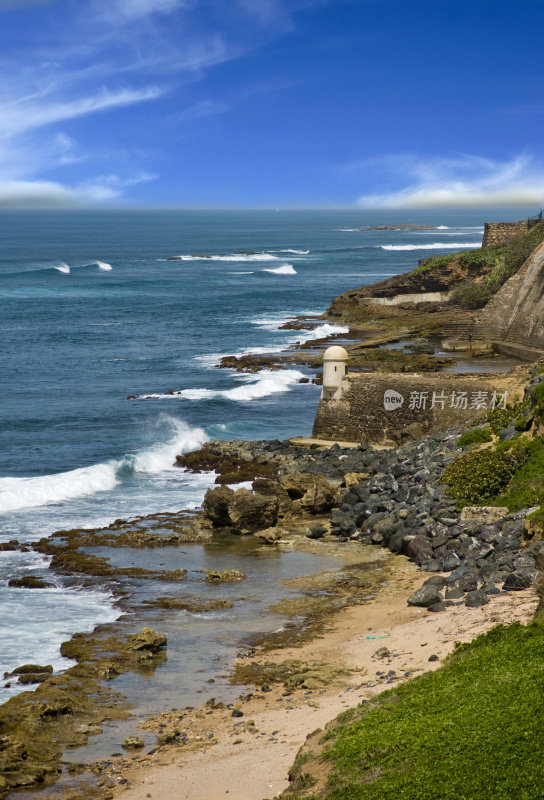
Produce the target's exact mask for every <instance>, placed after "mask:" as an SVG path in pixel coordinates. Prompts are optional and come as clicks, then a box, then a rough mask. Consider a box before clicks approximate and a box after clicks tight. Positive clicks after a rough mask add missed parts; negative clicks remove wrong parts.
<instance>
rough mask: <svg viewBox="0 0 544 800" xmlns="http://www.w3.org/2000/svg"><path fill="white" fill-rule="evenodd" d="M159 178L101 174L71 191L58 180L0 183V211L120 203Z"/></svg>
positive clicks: (143, 175)
mask: <svg viewBox="0 0 544 800" xmlns="http://www.w3.org/2000/svg"><path fill="white" fill-rule="evenodd" d="M157 177H158V176H157V175H155V174H152V173H148V172H139V173H136V174H135V175H131V176H127V177H121V176H119V175H100V176H98V177H97V178H93V179H92V180H89V181H85V182H84V183H81V184H80V185H79V186H76V187H75V188H72V187H70V186H65V185H63V184H62V183H58V182H55V181H32V180H29V181H16V180H13V181H6V180H0V208H2V207H8V208H43V207H45V208H46V207H50V206H57V207H64V208H65V207H74V206H84V205H89V203H91V204H96V203H104V202H108V201H111V200H117V199H119V198H120V197H122V194H123V190H124V189H125V188H126V187H128V186H135V185H136V184H139V183H149V182H150V181H154V180H156V178H157Z"/></svg>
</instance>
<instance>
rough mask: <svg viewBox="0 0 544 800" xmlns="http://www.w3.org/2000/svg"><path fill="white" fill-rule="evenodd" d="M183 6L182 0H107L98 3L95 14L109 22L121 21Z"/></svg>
mask: <svg viewBox="0 0 544 800" xmlns="http://www.w3.org/2000/svg"><path fill="white" fill-rule="evenodd" d="M184 6H185V2H184V0H113V1H112V0H108V2H105V3H102V2H101V3H99V4H98V6H97V16H98V18H99V19H104V20H106V21H107V22H110V23H115V22H118V23H119V22H121V23H122V22H125V21H131V20H138V19H143V18H144V17H148V16H150V15H151V14H169V13H171V12H172V11H176V10H177V9H179V8H183V7H184Z"/></svg>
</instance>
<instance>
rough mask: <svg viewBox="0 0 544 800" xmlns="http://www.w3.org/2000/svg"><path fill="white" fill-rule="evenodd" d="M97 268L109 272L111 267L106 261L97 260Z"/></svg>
mask: <svg viewBox="0 0 544 800" xmlns="http://www.w3.org/2000/svg"><path fill="white" fill-rule="evenodd" d="M96 263H97V265H98V269H102V270H104V272H110V271H111V270H112V269H113V267H112V265H111V264H108V263H107V262H106V261H97V262H96Z"/></svg>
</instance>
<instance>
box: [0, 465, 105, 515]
mask: <svg viewBox="0 0 544 800" xmlns="http://www.w3.org/2000/svg"><path fill="white" fill-rule="evenodd" d="M116 484H117V476H116V464H115V462H113V461H111V462H108V463H107V464H96V465H95V466H91V467H81V468H80V469H73V470H70V471H69V472H60V473H56V474H53V475H40V476H37V477H32V478H0V513H5V512H7V511H17V510H18V509H21V508H35V507H36V506H45V505H50V504H51V503H60V502H62V501H64V500H71V499H72V498H75V497H85V496H86V495H91V494H95V493H96V492H103V491H107V490H108V489H113V487H114V486H115V485H116Z"/></svg>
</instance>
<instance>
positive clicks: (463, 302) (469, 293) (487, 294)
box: [454, 281, 493, 310]
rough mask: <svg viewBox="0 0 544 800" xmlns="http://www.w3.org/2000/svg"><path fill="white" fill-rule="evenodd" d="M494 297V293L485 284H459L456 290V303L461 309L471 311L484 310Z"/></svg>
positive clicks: (468, 282) (467, 282) (472, 282)
mask: <svg viewBox="0 0 544 800" xmlns="http://www.w3.org/2000/svg"><path fill="white" fill-rule="evenodd" d="M492 296H493V292H492V291H491V289H490V288H489V287H488V286H486V284H485V283H474V281H465V282H464V283H458V284H457V285H456V287H455V290H454V300H455V302H456V303H458V304H459V305H460V306H461V308H465V309H469V310H474V309H476V308H483V306H485V304H486V303H487V302H488V301H489V300H490V299H491V297H492Z"/></svg>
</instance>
